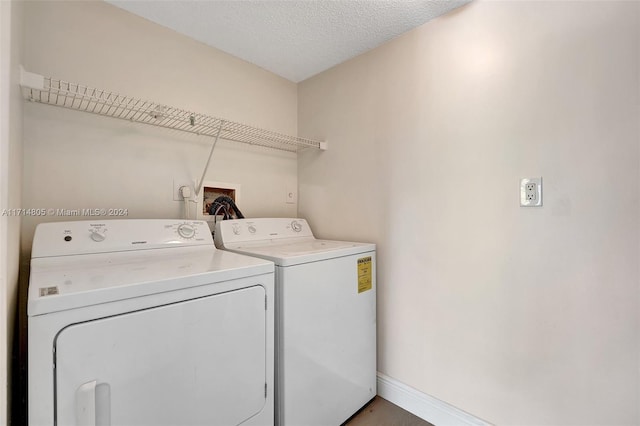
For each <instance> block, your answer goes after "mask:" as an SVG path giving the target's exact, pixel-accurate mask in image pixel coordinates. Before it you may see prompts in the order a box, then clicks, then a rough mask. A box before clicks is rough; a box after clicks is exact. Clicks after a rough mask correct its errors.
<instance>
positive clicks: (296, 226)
mask: <svg viewBox="0 0 640 426" xmlns="http://www.w3.org/2000/svg"><path fill="white" fill-rule="evenodd" d="M291 229H293V230H294V231H296V232H300V231H302V225H300V223H299V222H298V221H297V220H294V221H293V222H291Z"/></svg>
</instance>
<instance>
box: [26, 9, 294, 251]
mask: <svg viewBox="0 0 640 426" xmlns="http://www.w3.org/2000/svg"><path fill="white" fill-rule="evenodd" d="M25 24H26V28H27V29H28V30H27V31H26V35H25V68H26V69H27V70H29V71H32V72H35V73H38V74H43V75H47V76H53V77H58V78H61V79H64V80H68V81H72V82H80V83H85V84H87V85H89V86H92V87H99V88H104V89H109V90H112V91H114V92H116V93H122V94H125V95H129V96H134V97H139V98H143V99H149V100H152V101H156V102H160V103H164V104H168V105H172V106H177V107H181V108H184V109H187V110H191V111H195V112H199V113H205V114H210V115H214V116H218V117H222V118H226V119H230V120H233V121H239V122H243V123H246V124H251V125H255V126H258V127H263V128H266V129H271V130H275V131H279V132H283V133H287V134H292V135H295V134H296V133H297V121H296V117H297V112H296V111H297V88H296V85H295V84H294V83H292V82H290V81H287V80H285V79H283V78H280V77H277V76H275V75H274V74H272V73H269V72H267V71H265V70H263V69H261V68H258V67H257V66H255V65H251V64H249V63H247V62H244V61H241V60H239V59H237V58H234V57H232V56H230V55H227V54H225V53H222V52H220V51H218V50H215V49H212V48H210V47H207V46H205V45H203V44H201V43H198V42H195V41H193V40H191V39H188V38H187V37H184V36H181V35H178V34H177V33H175V32H173V31H171V30H168V29H165V28H163V27H160V26H158V25H156V24H153V23H151V22H149V21H146V20H144V19H142V18H139V17H137V16H135V15H132V14H129V13H128V12H125V11H123V10H121V9H118V8H116V7H114V6H111V5H109V4H106V3H103V2H58V1H55V2H47V1H45V2H27V4H26V5H25ZM211 143H212V140H211V139H210V138H206V137H198V136H195V135H193V136H185V135H182V134H180V133H178V132H175V131H170V130H166V129H160V128H154V127H149V126H144V125H138V124H132V123H128V122H126V121H120V120H114V119H109V118H104V117H98V116H93V115H90V114H83V113H78V112H75V111H69V110H65V109H59V108H52V107H50V106H45V105H39V104H33V103H31V104H27V105H26V107H25V135H24V149H25V160H24V205H25V206H26V207H34V208H40V207H43V208H66V209H76V208H103V207H104V208H111V207H113V208H127V209H129V216H128V217H129V218H154V217H163V218H165V217H168V218H179V217H181V212H182V210H181V209H182V208H183V206H182V203H180V202H176V201H172V187H173V180H174V179H177V180H187V181H189V180H194V179H199V178H200V175H201V173H202V170H203V169H204V165H205V163H206V159H207V155H208V153H209V149H210V146H211ZM206 180H208V181H220V182H229V183H234V184H240V185H241V202H240V205H239V207H240V209H241V210H242V211H243V213H244V214H245V215H248V216H295V214H296V211H297V206H296V205H295V204H285V190H286V187H287V186H293V187H295V186H296V185H297V159H296V155H295V154H292V153H286V152H280V151H274V150H267V149H262V148H254V147H249V146H246V145H241V144H234V143H229V142H225V141H221V142H220V143H219V144H218V146H217V147H216V152H215V153H214V157H213V161H212V164H211V167H210V170H209V173H208V175H207V177H206ZM63 219H66V220H78V219H82V217H71V218H69V217H67V218H65V217H46V218H38V219H33V218H26V219H25V220H24V221H23V223H24V226H23V231H24V232H23V250H24V251H25V252H28V250H29V249H30V245H31V239H32V236H33V230H34V228H35V225H36V223H37V222H40V221H43V220H47V221H49V220H63Z"/></svg>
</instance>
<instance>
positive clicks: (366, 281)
mask: <svg viewBox="0 0 640 426" xmlns="http://www.w3.org/2000/svg"><path fill="white" fill-rule="evenodd" d="M371 286H372V284H371V256H367V257H361V258H360V259H358V293H362V292H364V291H367V290H371Z"/></svg>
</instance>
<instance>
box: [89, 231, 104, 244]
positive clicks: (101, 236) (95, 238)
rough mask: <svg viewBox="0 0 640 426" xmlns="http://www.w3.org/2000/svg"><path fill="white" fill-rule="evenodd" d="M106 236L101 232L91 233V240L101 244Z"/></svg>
mask: <svg viewBox="0 0 640 426" xmlns="http://www.w3.org/2000/svg"><path fill="white" fill-rule="evenodd" d="M105 238H107V236H106V235H105V234H104V232H102V231H91V239H92V240H93V241H95V242H96V243H99V242H102V241H104V240H105Z"/></svg>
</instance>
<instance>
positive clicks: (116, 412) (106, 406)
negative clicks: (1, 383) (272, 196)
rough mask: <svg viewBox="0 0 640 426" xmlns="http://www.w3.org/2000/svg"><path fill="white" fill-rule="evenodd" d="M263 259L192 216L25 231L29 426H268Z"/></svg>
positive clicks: (269, 342)
mask: <svg viewBox="0 0 640 426" xmlns="http://www.w3.org/2000/svg"><path fill="white" fill-rule="evenodd" d="M273 272H274V266H273V263H271V262H268V261H264V260H260V259H256V258H250V257H247V256H241V255H237V254H234V253H229V252H224V251H221V250H216V249H215V246H214V245H213V239H212V238H211V233H210V230H209V227H208V226H207V224H206V223H205V222H201V221H193V222H192V221H189V222H184V221H177V220H112V221H102V220H96V221H81V222H58V223H46V224H41V225H39V226H38V227H37V229H36V233H35V237H34V241H33V251H32V258H31V277H30V283H29V296H28V316H29V318H28V330H29V372H28V373H29V400H28V401H29V410H28V412H29V424H30V425H33V426H35V425H58V426H66V425H78V426H85V425H114V426H115V425H128V426H133V425H167V426H169V425H170V426H175V425H184V426H186V425H204V424H206V425H220V426H222V425H224V426H228V425H238V424H243V425H272V424H273V422H274V409H273V404H274V397H273V395H274V391H273V388H274V386H273V374H274V373H273V351H274V346H273V336H274V334H273V333H274V328H273V326H274V324H273V313H274V297H273V280H274V275H273Z"/></svg>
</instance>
